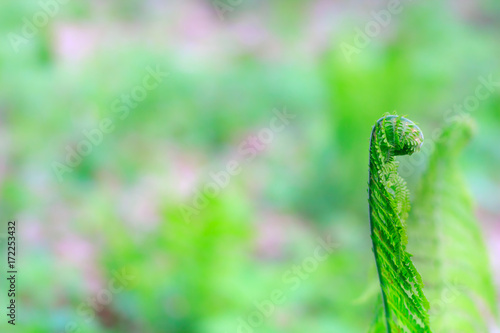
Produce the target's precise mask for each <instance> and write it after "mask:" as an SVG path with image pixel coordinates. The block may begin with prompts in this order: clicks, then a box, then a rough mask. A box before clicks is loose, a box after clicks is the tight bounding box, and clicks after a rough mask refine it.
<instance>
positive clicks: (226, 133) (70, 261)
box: [0, 0, 500, 333]
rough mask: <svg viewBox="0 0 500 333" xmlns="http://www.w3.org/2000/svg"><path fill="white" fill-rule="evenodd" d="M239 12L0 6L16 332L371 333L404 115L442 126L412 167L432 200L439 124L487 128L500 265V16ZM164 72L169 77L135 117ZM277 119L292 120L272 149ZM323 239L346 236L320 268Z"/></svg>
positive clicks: (199, 4)
mask: <svg viewBox="0 0 500 333" xmlns="http://www.w3.org/2000/svg"><path fill="white" fill-rule="evenodd" d="M221 3H222V2H220V1H219V2H217V1H194V0H193V1H172V2H170V1H159V0H157V1H155V0H150V1H139V0H121V1H118V0H115V1H113V0H109V1H97V0H93V1H62V0H61V1H60V2H59V1H56V0H52V1H51V0H45V1H42V2H41V3H39V2H38V1H13V0H3V1H2V2H1V4H0V31H1V33H2V38H1V39H0V152H1V154H0V191H1V192H0V196H1V197H0V217H1V219H0V221H2V224H1V225H2V226H4V223H5V227H2V228H4V229H3V230H0V233H3V238H2V243H1V244H2V253H4V254H5V251H6V243H5V240H6V239H5V236H6V235H5V232H6V231H7V227H6V223H7V221H8V220H12V219H14V220H17V221H18V234H17V238H18V241H17V246H18V249H17V251H18V252H17V258H18V259H17V260H18V270H19V277H18V294H17V301H18V309H17V311H18V313H17V324H16V327H11V325H7V323H6V321H7V320H6V317H5V313H4V312H5V311H2V313H1V317H2V318H3V319H2V321H1V322H0V330H1V331H2V332H145V333H147V332H171V333H205V332H206V333H212V332H213V333H230V332H242V333H250V332H263V333H267V332H269V333H271V332H297V333H303V332H314V333H326V332H341V333H350V332H365V331H366V330H367V329H368V327H369V325H370V323H371V321H372V319H373V318H374V315H375V312H374V308H375V301H376V295H377V292H378V290H379V289H378V285H377V278H376V273H375V267H374V260H373V254H372V252H371V241H370V238H369V224H368V211H367V210H368V208H367V177H368V176H367V172H368V145H369V138H370V131H371V126H372V125H373V124H374V123H375V121H376V120H377V119H378V118H380V117H381V116H382V115H383V114H385V113H387V112H389V113H392V112H394V111H396V112H398V113H399V114H402V115H406V116H407V117H408V118H410V119H411V120H413V121H415V122H417V123H419V124H420V126H421V128H422V130H423V131H424V133H425V134H426V139H427V140H426V143H425V146H424V152H423V153H422V154H417V155H414V156H412V157H411V158H408V157H406V158H401V163H402V165H401V174H402V175H403V176H404V177H405V178H406V179H407V180H408V182H409V186H410V189H411V190H412V191H413V192H414V191H415V190H416V188H417V186H418V181H419V178H420V176H421V174H422V172H423V170H425V167H426V160H427V158H428V155H429V154H428V153H425V152H429V151H430V149H431V147H432V137H433V133H436V132H435V131H436V129H438V128H440V127H442V126H443V125H446V124H447V123H449V122H450V121H451V119H452V118H454V117H457V116H460V117H462V116H467V115H468V116H471V117H473V118H475V119H476V121H477V123H478V131H477V134H476V137H475V139H474V140H473V142H472V143H471V144H470V145H469V146H468V148H467V150H466V152H465V154H464V155H463V160H462V167H463V169H464V172H465V174H466V177H467V180H468V184H469V186H470V189H471V192H472V194H473V195H474V197H475V199H476V200H477V216H478V218H479V220H480V221H481V223H482V227H483V230H484V233H485V235H486V237H487V238H486V239H487V242H488V246H489V249H490V255H491V259H492V265H493V269H494V271H495V272H496V273H499V272H500V258H499V254H500V245H498V244H500V243H499V242H498V241H499V240H500V226H499V222H500V173H499V171H498V170H499V166H500V148H499V143H500V131H499V129H500V58H499V54H500V43H499V41H500V3H498V2H497V1H493V0H487V1H477V2H472V1H434V2H417V1H401V2H399V3H400V9H401V12H400V13H390V12H389V11H388V8H389V7H388V4H387V3H385V2H380V1H376V2H368V1H356V2H348V1H326V0H325V1H307V2H306V1H290V0H288V1H284V0H279V1H273V2H269V3H268V2H265V1H257V0H255V1H252V0H242V1H228V2H226V5H225V6H223V5H221ZM372 11H375V12H376V13H378V14H377V15H375V14H373V12H372ZM384 11H385V12H384ZM44 13H45V14H44ZM380 13H390V14H389V16H383V15H382V14H380ZM380 15H382V16H380ZM377 17H378V18H379V20H377ZM384 20H385V21H384ZM377 27H378V28H377ZM366 29H368V32H369V35H371V36H369V35H368V34H367V33H365V32H364V31H365V30H366ZM370 29H372V30H370ZM354 48H355V50H356V51H355V52H353V53H349V52H347V51H346V50H351V52H352V50H353V49H354ZM147 67H150V68H152V69H156V68H159V69H160V70H161V71H164V72H168V73H169V75H168V76H167V77H165V78H164V79H163V80H162V81H161V83H160V84H159V85H158V86H157V87H155V88H154V89H147V90H146V94H145V98H144V99H143V100H141V101H137V103H135V104H137V105H135V104H134V106H133V107H132V106H131V107H129V108H123V105H124V104H118V105H119V106H121V107H122V109H121V111H120V109H119V108H118V107H117V104H116V103H117V102H116V101H117V100H120V99H121V98H122V96H123V94H125V95H127V94H130V93H131V92H133V91H139V90H137V89H136V88H137V87H140V86H141V85H142V84H143V81H144V79H145V78H146V77H148V71H147V69H146V68H147ZM480 78H482V79H480ZM481 80H487V81H488V80H492V81H493V82H494V84H492V85H491V87H490V88H491V89H490V90H488V88H487V87H484V86H483V88H480V87H481V86H482V83H481V82H482V81H481ZM134 89H135V90H134ZM477 89H483V90H482V92H483V95H484V94H485V93H487V97H485V98H482V99H480V100H478V99H474V96H476V90H477ZM143 92H144V91H143ZM141 99H142V98H141ZM475 101H479V102H477V103H476V102H475ZM120 103H121V102H120ZM467 103H469V104H467ZM471 103H472V104H471ZM455 105H458V107H460V106H462V110H464V111H462V113H460V112H459V111H457V110H459V109H458V107H456V108H455ZM464 105H465V107H464ZM471 105H472V106H471ZM454 108H455V109H454ZM278 110H279V111H280V112H282V113H283V112H288V113H289V114H292V115H293V117H294V118H293V119H290V121H289V123H288V124H287V125H286V126H284V129H283V130H282V131H279V132H278V131H275V132H272V133H271V134H272V139H269V140H267V142H266V144H262V141H263V140H264V139H262V138H263V137H264V136H265V135H267V136H265V137H266V138H267V137H268V136H269V133H270V132H269V130H266V129H268V128H269V127H270V123H271V122H273V121H274V120H273V119H274V118H275V117H276V115H275V112H277V111H278ZM285 110H286V111H285ZM121 115H126V116H125V117H123V119H121V117H120V116H121ZM105 119H109V121H110V122H111V124H112V126H113V130H111V131H110V132H109V133H102V138H101V139H100V140H97V141H98V142H99V143H98V144H95V145H92V146H91V147H90V148H89V149H90V152H89V153H88V154H86V156H82V158H81V161H80V162H79V163H76V165H75V166H74V167H69V169H70V171H68V172H64V174H63V175H62V179H61V178H59V176H61V174H60V173H58V172H56V169H55V165H59V164H56V163H61V164H65V165H67V163H66V161H65V160H66V158H67V154H68V150H67V149H75V150H78V149H79V147H80V148H81V146H82V142H83V141H85V140H87V138H86V136H85V134H84V133H85V131H92V130H96V129H99V128H100V124H101V122H102V121H103V120H105ZM94 133H95V132H94ZM262 133H264V134H262ZM259 134H260V139H259ZM96 135H97V134H96ZM254 136H255V137H256V138H257V139H255V137H254ZM97 137H99V136H98V135H97ZM252 138H253V139H252ZM68 147H69V148H68ZM243 151H246V153H244V152H243ZM250 151H251V152H252V153H251V158H249V155H248V154H250V153H249V152H250ZM234 160H236V161H239V165H240V168H239V172H238V174H236V175H234V176H231V177H230V180H229V184H227V185H225V186H222V187H221V188H219V189H218V191H217V192H218V193H217V195H206V191H205V190H204V189H205V186H206V185H207V184H208V183H210V182H212V179H211V176H210V174H211V173H219V174H220V173H221V172H225V170H226V165H227V164H228V163H229V162H230V161H234ZM204 193H205V195H204ZM200 196H203V197H204V198H205V199H206V200H202V201H204V202H203V205H204V207H203V208H202V209H199V210H197V211H196V214H192V215H191V214H188V215H189V216H190V217H189V218H188V219H186V214H185V212H186V209H192V207H193V205H194V204H193V201H194V200H195V199H196V198H199V197H200ZM186 207H191V208H186ZM190 212H193V211H192V210H191V211H190ZM319 238H322V239H328V238H329V239H330V240H331V242H332V243H334V244H335V246H334V250H333V251H329V252H328V251H326V250H325V249H324V248H323V250H325V251H326V252H325V251H324V252H323V254H324V253H327V254H328V256H327V257H325V256H322V257H321V260H319V259H318V258H320V257H318V256H317V254H318V246H321V244H323V243H324V242H323V243H322V241H320V240H319ZM5 257H6V256H5V255H4V256H2V258H5ZM4 261H5V260H2V264H1V265H0V266H1V271H0V272H2V273H0V277H2V276H4V271H5V269H4V268H5V262H4ZM122 270H126V272H127V273H126V274H128V276H129V277H130V280H129V281H128V283H125V284H124V285H123V288H120V291H116V290H115V291H113V290H110V287H109V285H110V282H111V281H113V279H114V278H115V276H116V272H117V271H118V272H121V271H122ZM498 276H499V275H498V274H495V280H496V282H497V285H500V278H499V277H498ZM6 287H7V282H6V281H5V279H4V278H2V279H1V282H0V290H1V292H0V308H4V305H5V306H7V304H8V303H7V302H8V300H7V295H6V292H4V291H5V290H6ZM276 292H278V294H279V295H280V296H279V297H275V296H276ZM273 295H274V296H273ZM276 298H279V299H280V301H279V302H275V301H274V300H275V299H276ZM92 299H96V300H97V301H96V302H95V301H94V303H96V304H95V306H94V308H92V306H91V305H90V304H91V303H92ZM277 303H279V304H277ZM492 332H493V331H492Z"/></svg>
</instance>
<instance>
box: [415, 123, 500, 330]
mask: <svg viewBox="0 0 500 333" xmlns="http://www.w3.org/2000/svg"><path fill="white" fill-rule="evenodd" d="M472 132H473V126H472V125H471V122H470V121H461V122H455V123H452V124H451V125H450V126H448V127H447V128H446V129H445V130H444V131H443V134H442V135H441V137H440V139H439V140H438V141H437V142H436V145H435V151H434V153H433V155H432V157H431V159H430V164H429V168H428V170H427V172H426V174H425V175H424V177H423V180H422V183H421V188H420V190H419V192H418V194H417V198H416V201H415V206H416V209H415V211H414V214H412V217H411V219H410V223H409V224H410V227H409V229H410V235H411V239H412V242H411V244H412V245H414V248H412V253H414V255H415V257H414V260H415V264H416V266H417V267H418V269H419V271H420V272H421V273H422V278H423V280H424V282H425V285H426V290H425V292H426V296H427V297H428V299H429V300H430V305H431V308H430V312H429V313H430V321H431V326H432V328H433V330H434V331H435V332H446V333H450V332H463V333H466V332H487V331H488V319H491V317H494V316H496V313H497V306H496V300H495V295H496V292H495V288H494V285H493V281H492V276H491V272H490V268H489V262H488V255H487V251H486V247H485V244H484V241H483V237H482V235H481V231H480V228H479V225H478V223H477V221H476V218H475V217H474V207H473V203H472V200H471V197H470V196H469V193H468V191H467V188H466V185H465V184H464V180H463V177H462V173H461V171H460V168H459V166H458V158H459V154H460V152H461V151H462V149H463V147H464V146H465V144H466V143H468V141H469V140H470V138H471V136H472ZM485 314H486V316H485Z"/></svg>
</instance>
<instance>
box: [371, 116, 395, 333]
mask: <svg viewBox="0 0 500 333" xmlns="http://www.w3.org/2000/svg"><path fill="white" fill-rule="evenodd" d="M376 130H377V125H374V126H373V129H372V134H371V137H370V156H369V161H370V162H369V163H370V164H369V168H368V184H369V185H368V198H369V199H370V198H371V197H372V187H373V178H372V168H373V165H372V163H373V160H372V158H371V151H372V149H373V148H374V147H372V145H373V136H374V135H375V131H376ZM368 203H369V204H368V206H369V213H370V235H371V236H370V238H371V239H372V246H373V254H374V256H375V266H376V267H377V275H378V279H379V282H380V289H381V291H382V301H383V304H384V317H385V325H386V327H387V333H391V325H390V322H391V313H390V311H389V304H388V303H387V296H386V295H385V291H384V281H383V278H382V271H381V269H380V266H379V264H378V263H379V258H378V249H377V244H376V242H375V240H374V239H373V234H374V233H375V228H374V223H373V219H372V204H371V200H369V201H368Z"/></svg>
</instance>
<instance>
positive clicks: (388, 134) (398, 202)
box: [369, 116, 430, 332]
mask: <svg viewBox="0 0 500 333" xmlns="http://www.w3.org/2000/svg"><path fill="white" fill-rule="evenodd" d="M422 143H423V134H422V132H421V131H420V129H419V128H418V126H416V125H415V124H414V123H413V122H411V121H410V120H408V119H405V118H403V117H398V116H385V117H383V118H381V119H380V120H379V121H378V122H377V124H376V125H375V126H374V127H373V132H372V137H371V144H370V177H369V203H370V225H371V238H372V242H373V251H374V254H375V260H376V264H377V270H378V275H379V280H380V285H381V288H382V298H383V304H384V309H383V312H384V316H385V326H386V329H387V332H399V331H404V332H408V331H409V332H430V329H429V318H428V314H427V310H428V307H429V305H428V302H427V299H426V298H425V296H424V293H423V284H422V280H421V278H420V275H419V273H418V272H417V270H416V269H415V266H414V265H413V263H412V261H411V259H410V257H411V256H410V254H409V253H408V252H406V244H407V242H408V237H407V234H406V226H405V220H406V218H407V217H408V212H409V208H410V204H409V191H408V189H407V187H406V182H405V181H404V180H403V179H402V178H401V177H400V176H399V175H398V173H397V168H398V165H399V163H398V162H397V161H396V160H395V156H397V155H412V154H413V153H415V152H417V151H418V150H419V149H420V147H421V145H422ZM377 326H378V327H382V325H380V320H378V323H377Z"/></svg>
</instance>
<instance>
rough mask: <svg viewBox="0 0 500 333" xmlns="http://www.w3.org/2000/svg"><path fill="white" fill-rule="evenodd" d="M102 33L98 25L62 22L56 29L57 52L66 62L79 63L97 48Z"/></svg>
mask: <svg viewBox="0 0 500 333" xmlns="http://www.w3.org/2000/svg"><path fill="white" fill-rule="evenodd" d="M100 35H102V31H101V29H99V28H98V27H96V26H94V27H92V26H86V25H74V24H60V25H59V26H58V27H57V28H56V29H55V46H54V48H55V53H56V54H57V57H58V58H59V59H60V60H61V61H62V62H64V63H79V62H81V61H83V60H85V59H86V58H88V57H89V56H90V55H91V54H92V53H93V52H94V51H95V50H96V48H97V44H98V36H100Z"/></svg>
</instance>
